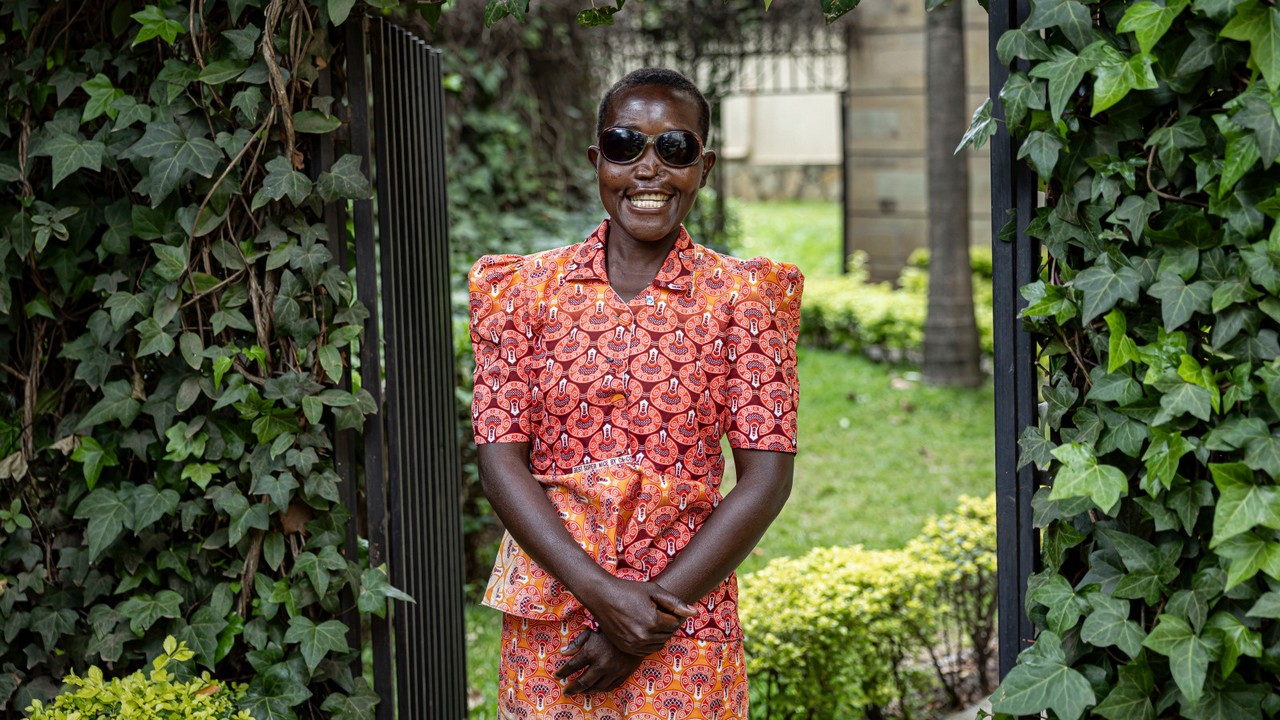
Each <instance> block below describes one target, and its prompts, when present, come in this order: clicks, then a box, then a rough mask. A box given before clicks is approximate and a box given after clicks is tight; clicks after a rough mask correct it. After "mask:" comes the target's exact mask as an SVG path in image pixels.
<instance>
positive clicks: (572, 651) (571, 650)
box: [560, 630, 591, 657]
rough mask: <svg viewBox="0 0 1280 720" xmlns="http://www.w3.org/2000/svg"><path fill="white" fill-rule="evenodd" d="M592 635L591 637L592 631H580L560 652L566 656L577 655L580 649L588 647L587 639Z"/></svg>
mask: <svg viewBox="0 0 1280 720" xmlns="http://www.w3.org/2000/svg"><path fill="white" fill-rule="evenodd" d="M590 637H591V631H590V630H583V631H582V632H580V633H578V634H577V636H576V637H574V638H573V640H570V641H569V644H568V645H566V646H565V647H564V649H563V650H561V651H560V654H561V655H563V656H565V657H573V656H574V655H577V654H578V651H579V650H581V649H582V648H584V647H586V645H587V639H588V638H590Z"/></svg>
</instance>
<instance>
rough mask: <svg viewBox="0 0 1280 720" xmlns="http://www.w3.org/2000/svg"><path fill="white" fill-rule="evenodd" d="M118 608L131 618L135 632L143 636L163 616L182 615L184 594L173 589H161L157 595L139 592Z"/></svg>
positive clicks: (131, 624) (130, 626)
mask: <svg viewBox="0 0 1280 720" xmlns="http://www.w3.org/2000/svg"><path fill="white" fill-rule="evenodd" d="M116 610H117V611H119V613H120V614H121V615H123V616H125V617H127V618H129V628H130V629H131V630H133V634H135V635H138V636H141V635H142V634H143V633H144V632H146V631H147V628H150V627H151V626H152V625H154V624H155V622H156V621H157V620H159V619H160V618H162V617H165V618H176V617H182V596H181V595H179V594H178V593H176V592H174V591H172V590H161V591H160V592H158V593H156V594H155V595H148V594H146V593H139V594H137V595H134V596H132V597H130V598H129V599H128V600H125V601H124V602H122V603H120V605H119V606H118V607H117V608H116Z"/></svg>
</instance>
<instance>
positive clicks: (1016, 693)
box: [991, 631, 1096, 720]
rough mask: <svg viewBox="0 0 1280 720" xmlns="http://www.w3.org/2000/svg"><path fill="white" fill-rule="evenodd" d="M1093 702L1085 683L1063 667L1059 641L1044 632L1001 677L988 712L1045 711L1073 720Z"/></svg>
mask: <svg viewBox="0 0 1280 720" xmlns="http://www.w3.org/2000/svg"><path fill="white" fill-rule="evenodd" d="M1094 702H1096V699H1095V696H1094V694H1093V688H1092V687H1091V686H1090V685H1089V681H1088V680H1086V679H1085V677H1084V675H1081V674H1080V673H1079V672H1078V671H1076V670H1074V669H1072V668H1070V667H1067V664H1066V655H1065V653H1063V651H1062V640H1061V639H1060V638H1059V637H1058V635H1057V634H1055V633H1053V632H1052V631H1045V632H1042V633H1040V635H1039V637H1037V638H1036V644H1035V645H1033V646H1032V647H1031V649H1030V650H1028V651H1026V652H1024V653H1022V655H1021V656H1020V657H1019V658H1018V664H1017V666H1015V667H1014V668H1013V670H1011V671H1009V674H1008V675H1007V676H1005V679H1004V682H1002V683H1001V684H1000V689H999V690H997V691H996V694H995V696H994V697H993V698H992V701H991V708H992V710H993V711H995V712H997V713H1003V714H1008V715H1032V714H1039V713H1041V712H1042V711H1044V710H1046V709H1048V710H1052V711H1053V712H1054V713H1056V714H1057V716H1058V718H1060V720H1077V718H1079V717H1080V716H1081V715H1082V714H1083V713H1084V709H1085V708H1086V707H1088V706H1089V705H1092V704H1094Z"/></svg>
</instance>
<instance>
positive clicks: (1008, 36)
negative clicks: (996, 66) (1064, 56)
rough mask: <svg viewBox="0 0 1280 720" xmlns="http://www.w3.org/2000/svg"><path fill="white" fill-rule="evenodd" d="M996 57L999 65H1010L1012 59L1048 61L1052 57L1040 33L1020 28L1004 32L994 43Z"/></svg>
mask: <svg viewBox="0 0 1280 720" xmlns="http://www.w3.org/2000/svg"><path fill="white" fill-rule="evenodd" d="M996 56H997V57H999V58H1000V64H1001V65H1006V66H1007V65H1011V64H1012V63H1013V60H1014V58H1022V59H1023V60H1049V59H1052V58H1053V55H1052V54H1050V52H1049V46H1048V45H1046V44H1045V42H1044V38H1042V37H1040V33H1038V32H1032V31H1031V30H1023V29H1022V28H1014V29H1012V30H1006V31H1004V33H1003V34H1001V35H1000V40H999V41H997V42H996Z"/></svg>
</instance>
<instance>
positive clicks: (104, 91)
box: [80, 73, 125, 125]
mask: <svg viewBox="0 0 1280 720" xmlns="http://www.w3.org/2000/svg"><path fill="white" fill-rule="evenodd" d="M80 87H81V88H82V89H84V91H85V92H86V93H88V94H89V102H87V103H85V104H84V112H83V114H81V116H80V123H81V124H82V125H83V124H84V123H87V122H89V121H90V120H93V119H94V118H96V117H100V116H102V115H106V116H107V117H108V118H111V119H112V120H115V119H116V115H117V114H119V112H120V111H119V110H117V109H116V108H115V107H113V105H112V104H113V103H114V102H115V101H116V100H119V99H120V98H122V97H124V96H125V92H124V90H121V89H119V88H117V87H116V86H115V85H112V84H111V78H109V77H107V76H106V75H103V74H102V73H98V74H97V75H95V76H94V77H93V79H92V80H86V81H85V82H84V83H82V84H81V85H80Z"/></svg>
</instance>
